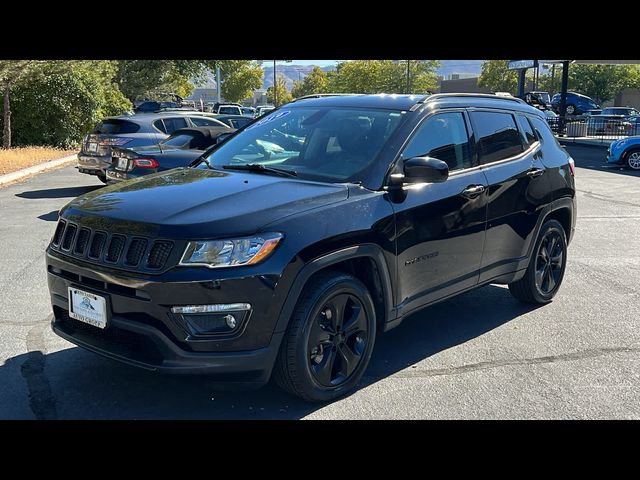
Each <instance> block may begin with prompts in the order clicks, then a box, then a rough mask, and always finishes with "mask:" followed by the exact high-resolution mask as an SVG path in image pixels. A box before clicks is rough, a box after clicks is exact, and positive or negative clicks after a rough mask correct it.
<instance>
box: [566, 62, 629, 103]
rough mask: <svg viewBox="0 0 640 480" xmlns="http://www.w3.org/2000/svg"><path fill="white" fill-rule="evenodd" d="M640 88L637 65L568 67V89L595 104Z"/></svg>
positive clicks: (574, 65)
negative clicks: (585, 96) (628, 90)
mask: <svg viewBox="0 0 640 480" xmlns="http://www.w3.org/2000/svg"><path fill="white" fill-rule="evenodd" d="M634 87H635V88H638V87H640V68H639V67H638V65H579V64H578V65H576V64H573V65H571V66H570V67H569V89H570V90H572V91H576V92H579V93H582V94H583V95H587V96H589V97H591V98H593V99H594V100H595V101H596V102H597V103H604V102H607V101H609V100H612V99H613V98H614V97H615V96H616V95H617V94H618V93H620V92H621V91H622V90H624V89H625V88H634Z"/></svg>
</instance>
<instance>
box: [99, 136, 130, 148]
mask: <svg viewBox="0 0 640 480" xmlns="http://www.w3.org/2000/svg"><path fill="white" fill-rule="evenodd" d="M131 140H133V139H132V138H122V137H110V138H103V139H101V140H100V145H117V146H119V145H126V144H127V143H129V142H130V141H131Z"/></svg>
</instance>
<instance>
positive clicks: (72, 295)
mask: <svg viewBox="0 0 640 480" xmlns="http://www.w3.org/2000/svg"><path fill="white" fill-rule="evenodd" d="M69 316H70V317H71V318H75V319H76V320H79V321H81V322H84V323H88V324H89V325H93V326H94V327H98V328H105V327H106V326H107V301H106V299H105V298H104V297H101V296H100V295H95V294H93V293H90V292H85V291H84V290H80V289H78V288H75V287H69Z"/></svg>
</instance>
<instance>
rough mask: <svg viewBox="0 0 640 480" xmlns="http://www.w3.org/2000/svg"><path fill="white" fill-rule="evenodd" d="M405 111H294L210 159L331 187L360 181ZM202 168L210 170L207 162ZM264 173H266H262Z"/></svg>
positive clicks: (249, 131)
mask: <svg viewBox="0 0 640 480" xmlns="http://www.w3.org/2000/svg"><path fill="white" fill-rule="evenodd" d="M402 117H403V115H402V113H401V112H399V111H390V110H377V109H375V110H374V109H361V108H353V109H349V108H326V107H323V108H290V109H281V110H276V111H274V112H271V113H270V114H268V115H267V116H266V117H264V118H262V119H261V120H258V121H256V122H254V123H253V124H252V125H249V126H248V127H247V128H245V130H243V131H242V132H241V133H240V134H238V135H235V136H233V137H231V138H230V139H229V140H227V141H226V142H225V143H224V144H222V145H221V146H220V147H218V148H217V149H215V150H213V151H212V152H211V153H210V154H209V155H208V156H207V157H206V159H207V161H208V165H209V166H211V168H216V169H217V168H219V169H232V168H234V167H240V168H243V166H246V165H249V164H259V165H263V166H265V167H272V168H277V169H280V170H284V171H287V172H295V173H296V174H297V176H298V177H300V178H306V179H309V180H319V181H326V182H357V181H359V180H362V177H363V176H364V175H365V173H366V172H367V171H368V169H369V168H370V167H371V166H372V165H373V164H374V162H375V160H376V157H377V156H378V154H379V153H380V151H381V150H382V147H383V145H384V144H385V142H386V141H387V139H388V138H389V136H390V135H391V134H392V133H393V131H394V130H395V129H396V128H397V127H398V125H399V124H400V121H401V119H402ZM198 168H207V165H206V164H205V163H201V164H200V165H199V167H198ZM262 171H263V172H264V170H262Z"/></svg>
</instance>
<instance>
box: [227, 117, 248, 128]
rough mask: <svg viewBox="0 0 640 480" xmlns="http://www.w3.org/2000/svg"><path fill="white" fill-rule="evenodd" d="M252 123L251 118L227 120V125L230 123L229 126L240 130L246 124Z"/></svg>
mask: <svg viewBox="0 0 640 480" xmlns="http://www.w3.org/2000/svg"><path fill="white" fill-rule="evenodd" d="M252 121H253V118H246V119H245V118H234V119H232V120H229V123H231V126H232V127H233V128H242V127H244V126H245V125H246V124H247V123H251V122H252Z"/></svg>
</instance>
